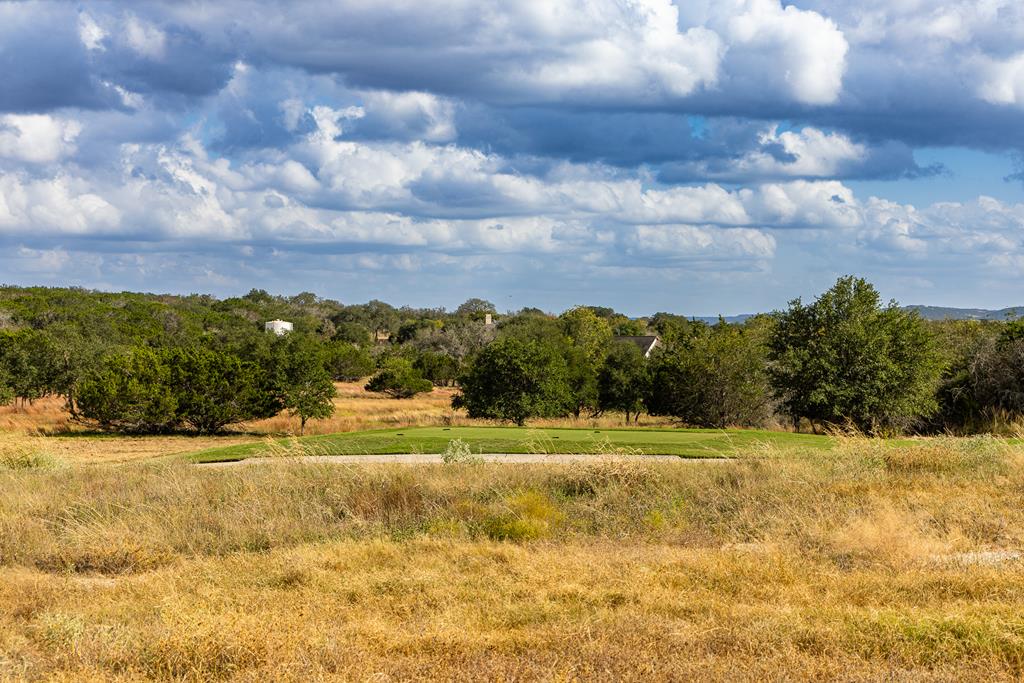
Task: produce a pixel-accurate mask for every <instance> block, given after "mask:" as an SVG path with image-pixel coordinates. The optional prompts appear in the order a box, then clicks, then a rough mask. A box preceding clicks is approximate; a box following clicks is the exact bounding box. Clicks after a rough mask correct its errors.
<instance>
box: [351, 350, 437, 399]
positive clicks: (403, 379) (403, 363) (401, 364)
mask: <svg viewBox="0 0 1024 683" xmlns="http://www.w3.org/2000/svg"><path fill="white" fill-rule="evenodd" d="M433 388H434V385H433V384H432V383H431V382H430V380H428V379H424V378H423V375H421V374H420V371H419V370H417V369H416V368H415V367H413V364H412V363H410V362H409V360H408V359H406V358H401V357H394V358H390V359H388V360H387V361H386V362H385V364H384V366H383V367H382V368H381V369H380V370H378V371H377V374H375V375H374V376H373V377H371V378H370V381H369V382H367V383H366V390H367V391H377V392H380V393H384V394H387V395H388V396H392V397H394V398H412V397H413V396H415V395H416V394H421V393H423V392H425V391H430V390H431V389H433Z"/></svg>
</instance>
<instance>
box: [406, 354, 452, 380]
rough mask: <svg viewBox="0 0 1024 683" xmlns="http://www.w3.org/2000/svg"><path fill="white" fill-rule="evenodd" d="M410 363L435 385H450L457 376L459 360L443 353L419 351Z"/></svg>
mask: <svg viewBox="0 0 1024 683" xmlns="http://www.w3.org/2000/svg"><path fill="white" fill-rule="evenodd" d="M412 365H413V368H415V369H416V371H417V372H419V373H420V374H421V375H422V376H423V377H425V378H426V379H428V380H430V381H431V382H432V383H433V384H434V386H437V387H446V386H450V385H452V384H454V383H455V380H456V379H458V377H459V361H458V360H457V359H455V358H452V357H451V356H449V355H448V354H445V353H437V352H434V351H421V352H420V353H418V354H416V359H415V360H414V361H413V363H412Z"/></svg>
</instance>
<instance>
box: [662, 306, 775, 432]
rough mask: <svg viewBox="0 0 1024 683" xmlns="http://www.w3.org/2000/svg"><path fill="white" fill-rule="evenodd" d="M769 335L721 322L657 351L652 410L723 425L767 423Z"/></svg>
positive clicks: (704, 424) (692, 421) (694, 421)
mask: <svg viewBox="0 0 1024 683" xmlns="http://www.w3.org/2000/svg"><path fill="white" fill-rule="evenodd" d="M764 336H765V335H764V330H763V328H760V327H747V326H743V327H741V326H738V325H730V324H728V323H726V322H724V321H723V320H719V322H718V324H717V325H715V326H714V327H710V328H707V327H705V328H703V329H701V331H700V332H699V333H697V334H695V335H694V336H692V337H690V338H688V339H686V340H682V341H676V342H673V343H670V344H668V345H667V346H666V347H665V348H664V350H662V351H660V352H655V354H654V358H653V359H652V366H651V381H650V390H649V392H648V395H647V401H646V403H647V408H648V410H649V412H650V413H651V414H652V415H670V416H672V417H675V418H677V419H679V420H681V421H683V422H685V423H687V424H692V425H697V426H700V427H717V428H720V429H721V428H725V427H729V426H734V425H755V424H758V423H760V422H762V421H763V420H765V419H766V418H767V417H768V416H769V415H770V413H771V404H772V400H771V398H772V396H771V387H770V386H769V384H768V376H767V372H766V365H767V359H766V354H767V349H766V347H765V339H764Z"/></svg>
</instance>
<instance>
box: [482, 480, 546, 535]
mask: <svg viewBox="0 0 1024 683" xmlns="http://www.w3.org/2000/svg"><path fill="white" fill-rule="evenodd" d="M502 508H503V509H502V510H500V511H499V512H497V513H494V514H490V515H488V516H487V517H485V518H484V519H483V522H482V525H481V526H482V530H483V532H484V534H486V535H487V537H488V538H490V539H491V540H494V541H513V542H517V543H521V542H523V541H533V540H536V539H538V538H543V537H545V536H548V535H549V534H550V533H551V531H552V530H553V529H554V527H556V526H557V525H558V524H559V523H561V522H562V520H563V519H564V518H565V515H564V514H563V513H562V511H561V510H559V509H558V507H556V506H555V504H554V503H552V502H551V500H549V499H548V497H547V496H545V495H544V494H542V493H540V492H539V491H523V492H520V493H516V494H513V495H511V496H509V497H507V498H506V499H505V501H504V505H502Z"/></svg>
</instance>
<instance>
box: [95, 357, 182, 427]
mask: <svg viewBox="0 0 1024 683" xmlns="http://www.w3.org/2000/svg"><path fill="white" fill-rule="evenodd" d="M77 403H78V416H79V419H81V420H83V421H85V422H87V423H89V424H93V425H95V426H97V427H99V428H100V429H104V430H108V431H117V432H128V433H137V434H154V433H161V432H169V431H172V430H174V429H176V428H177V427H178V425H179V424H180V419H179V416H178V402H177V396H176V392H175V391H174V390H173V388H172V385H171V372H170V368H169V367H168V365H167V363H166V362H165V361H164V358H162V357H161V355H160V354H158V353H157V352H155V351H153V350H151V349H147V348H141V347H140V348H133V349H130V350H128V351H127V352H124V353H116V354H114V355H112V356H109V357H108V358H106V359H105V360H104V361H103V363H102V364H101V365H100V367H99V368H97V369H96V370H95V371H93V372H92V373H91V374H90V375H89V376H88V377H86V378H84V379H83V380H82V383H81V387H80V388H79V393H78V401H77Z"/></svg>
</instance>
